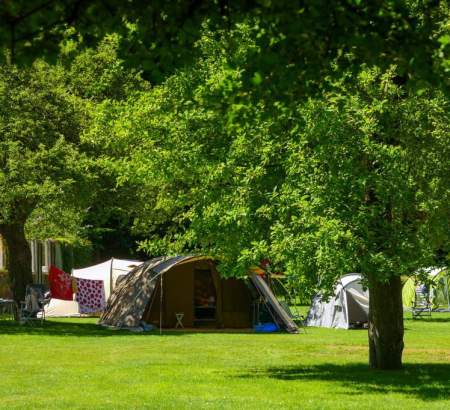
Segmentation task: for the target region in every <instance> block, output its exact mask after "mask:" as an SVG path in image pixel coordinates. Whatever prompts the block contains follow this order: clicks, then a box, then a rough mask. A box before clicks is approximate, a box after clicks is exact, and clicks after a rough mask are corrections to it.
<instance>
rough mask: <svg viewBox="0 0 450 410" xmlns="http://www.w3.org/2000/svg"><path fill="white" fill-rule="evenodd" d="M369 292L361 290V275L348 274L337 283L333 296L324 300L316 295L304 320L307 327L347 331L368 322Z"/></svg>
mask: <svg viewBox="0 0 450 410" xmlns="http://www.w3.org/2000/svg"><path fill="white" fill-rule="evenodd" d="M368 317H369V291H368V290H367V289H363V286H362V284H361V275H360V274H358V273H350V274H348V275H344V276H342V277H341V278H340V279H339V281H338V282H337V284H336V286H335V289H334V294H333V295H332V296H331V297H330V299H328V300H326V299H323V298H322V297H321V295H316V296H315V297H314V299H313V301H312V304H311V308H310V309H309V312H308V317H307V318H306V324H307V326H318V327H334V328H339V329H349V328H350V327H351V326H352V325H354V324H360V323H364V322H367V321H368Z"/></svg>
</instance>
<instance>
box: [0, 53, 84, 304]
mask: <svg viewBox="0 0 450 410" xmlns="http://www.w3.org/2000/svg"><path fill="white" fill-rule="evenodd" d="M0 70H1V71H0V113H1V114H0V164H1V166H0V187H1V189H0V192H1V194H0V234H1V235H2V236H3V237H4V239H5V242H6V245H7V249H8V255H9V257H8V271H9V273H10V275H11V279H12V288H13V293H14V298H15V300H17V301H20V300H23V298H24V292H25V286H26V285H27V284H29V283H31V281H32V280H31V279H32V278H31V255H30V248H29V245H28V242H27V239H26V236H25V226H26V223H27V221H28V220H29V219H30V217H32V215H33V213H37V214H39V209H43V208H45V207H46V206H47V205H48V204H50V203H58V204H60V205H61V206H63V204H64V201H67V203H68V204H71V203H73V202H74V201H75V200H76V198H77V197H78V195H79V194H80V193H79V184H78V181H80V180H83V179H85V175H86V163H85V161H84V157H83V155H81V154H80V152H79V149H78V147H77V143H78V141H79V134H80V131H81V128H82V123H83V120H82V117H81V115H82V110H81V107H80V105H79V103H78V102H77V100H76V99H74V98H72V97H71V96H70V94H68V93H67V91H66V89H65V87H64V81H62V79H61V72H60V70H58V69H54V68H51V67H50V66H48V65H47V64H46V63H42V62H37V63H36V64H34V65H33V66H32V67H31V68H29V69H17V68H15V67H14V66H7V65H6V66H2V67H1V68H0ZM61 225H62V224H61Z"/></svg>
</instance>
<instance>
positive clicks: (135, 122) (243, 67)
mask: <svg viewBox="0 0 450 410" xmlns="http://www.w3.org/2000/svg"><path fill="white" fill-rule="evenodd" d="M269 37H270V36H269ZM266 41H267V37H266V36H265V34H264V31H263V30H262V29H261V27H259V26H257V25H253V24H247V25H245V24H240V25H237V26H236V28H235V29H234V30H231V31H227V32H223V33H222V34H220V33H217V32H210V31H208V30H206V31H205V32H204V34H203V37H202V38H201V40H200V41H199V43H198V49H197V53H198V58H197V62H196V64H195V65H194V66H193V67H191V68H187V69H185V70H183V71H180V72H179V73H177V74H176V75H175V76H172V77H171V78H169V79H168V80H167V81H166V82H165V83H164V84H162V85H161V86H158V87H155V88H154V89H152V90H151V91H148V92H143V93H142V94H141V96H140V97H138V98H135V99H132V100H129V101H128V102H126V103H120V104H117V103H112V104H109V103H108V104H103V105H102V106H101V107H100V110H99V112H98V113H97V114H96V115H97V120H98V121H96V126H95V128H94V129H93V130H92V131H90V134H89V133H88V135H91V137H89V136H88V137H87V138H91V139H92V140H93V139H94V137H93V136H92V134H95V137H96V138H97V139H96V141H97V143H98V144H100V145H102V146H105V147H107V149H108V150H109V151H110V152H111V153H115V154H114V155H113V157H116V159H117V161H116V160H112V163H114V164H115V165H114V166H115V167H116V170H117V172H118V174H119V178H118V183H119V186H121V187H122V186H128V187H130V186H133V187H134V188H133V189H134V190H135V192H136V201H135V202H134V203H133V204H131V207H130V210H131V212H133V216H134V220H135V226H134V229H135V231H136V232H139V233H140V234H143V235H145V236H146V237H147V239H146V240H144V241H142V242H141V247H142V248H143V249H145V250H146V251H147V252H148V253H150V254H165V253H180V252H202V253H210V254H212V255H214V256H215V257H217V258H218V259H219V260H220V261H221V262H222V265H221V269H222V272H223V273H224V274H228V275H241V274H243V273H244V272H246V270H247V269H248V267H249V266H251V265H254V264H257V263H259V261H260V260H261V259H262V258H265V257H269V258H270V259H271V261H272V264H273V269H274V270H283V271H285V272H286V273H288V274H289V275H290V276H291V277H292V278H296V279H295V280H296V281H297V282H298V283H299V284H300V285H301V286H302V287H303V288H304V289H309V290H311V291H313V290H314V288H315V286H316V284H317V282H318V281H319V283H320V286H321V287H322V288H324V289H330V288H331V286H332V284H333V283H334V281H335V279H336V278H337V277H338V276H340V275H342V274H344V273H348V272H349V271H361V272H363V273H364V274H365V275H366V277H367V275H369V274H372V275H374V276H375V277H376V278H377V279H378V280H381V281H383V280H385V279H388V278H389V277H391V276H392V275H394V276H396V275H402V274H405V273H411V272H412V271H413V270H415V269H416V268H417V267H420V266H426V265H428V264H432V263H433V257H434V255H435V254H436V251H437V250H438V249H445V248H446V247H447V246H448V239H449V238H448V232H449V229H448V228H449V227H448V215H449V208H448V203H449V202H448V189H446V188H445V187H448V184H449V179H448V178H449V175H450V170H449V167H448V161H445V160H443V158H446V156H447V155H448V150H449V144H448V135H449V129H448V123H449V112H450V110H449V103H448V99H447V97H446V95H445V94H444V93H442V92H441V91H439V89H432V88H426V89H422V91H421V92H420V93H417V92H416V90H415V87H409V86H407V85H405V84H404V83H403V80H402V79H401V75H399V68H398V67H394V66H392V67H389V68H387V69H381V68H379V67H377V66H371V67H369V66H367V65H363V66H361V67H360V68H359V69H358V70H356V69H355V66H354V65H351V63H352V59H354V58H355V56H347V57H346V58H345V59H344V58H343V57H342V58H340V59H339V60H332V61H330V62H329V67H328V75H327V76H326V77H324V78H322V81H321V83H320V88H321V90H322V92H321V93H320V94H315V93H312V94H310V96H309V98H308V95H306V96H304V97H302V96H301V91H300V94H299V90H302V91H305V88H304V85H302V84H301V82H300V79H302V78H303V79H305V78H306V77H305V74H302V69H298V68H295V70H296V73H297V75H298V76H299V80H298V82H295V83H292V82H291V81H290V80H291V78H292V77H291V76H288V77H285V75H284V74H285V71H283V69H281V73H280V74H279V75H278V73H275V72H272V73H271V74H270V80H269V78H268V77H267V74H264V75H263V74H261V72H262V71H256V70H255V64H256V63H257V62H259V61H261V59H263V57H264V56H265V55H266V53H267V52H269V53H270V49H269V51H268V50H267V49H265V48H263V47H262V44H265V42H266ZM274 47H275V48H276V47H278V46H274ZM278 57H279V59H278V60H276V61H274V62H273V64H274V67H275V66H278V65H279V63H280V59H282V58H283V55H282V54H279V56H278ZM264 68H265V69H267V68H268V67H267V66H264ZM256 73H257V74H256ZM297 85H298V87H297ZM446 221H447V222H446Z"/></svg>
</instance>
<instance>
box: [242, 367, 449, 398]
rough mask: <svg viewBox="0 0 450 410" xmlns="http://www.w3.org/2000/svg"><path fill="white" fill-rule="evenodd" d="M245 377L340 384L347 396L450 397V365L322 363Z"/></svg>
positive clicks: (256, 372) (268, 371)
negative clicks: (386, 366)
mask: <svg viewBox="0 0 450 410" xmlns="http://www.w3.org/2000/svg"><path fill="white" fill-rule="evenodd" d="M239 377H242V378H258V377H269V378H272V379H278V380H285V381H293V380H300V381H324V382H335V383H339V384H340V385H341V386H342V387H343V388H344V391H343V392H342V393H343V394H367V393H369V392H370V393H376V394H388V393H402V394H407V395H412V396H415V397H417V398H418V399H421V400H442V399H448V398H449V391H450V364H445V363H440V364H429V363H424V364H407V365H405V366H404V368H403V369H402V370H395V371H393V370H391V371H382V370H373V369H370V368H369V367H368V365H366V364H348V365H337V364H322V365H315V366H286V367H272V368H267V369H262V370H259V371H258V370H256V371H252V372H251V373H249V374H243V375H241V376H239Z"/></svg>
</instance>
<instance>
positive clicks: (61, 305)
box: [45, 258, 142, 317]
mask: <svg viewBox="0 0 450 410" xmlns="http://www.w3.org/2000/svg"><path fill="white" fill-rule="evenodd" d="M140 264H142V262H141V261H135V260H127V259H115V258H111V259H110V260H107V261H106V262H103V263H99V264H97V265H93V266H88V267H87V268H83V269H73V270H72V276H73V277H74V278H80V279H91V280H102V281H103V283H104V288H105V300H108V298H109V295H110V294H111V292H112V290H113V289H114V287H115V284H116V281H117V279H118V278H119V277H120V276H122V275H126V274H127V273H128V272H129V271H130V270H132V269H134V268H135V267H136V266H139V265H140ZM45 316H46V317H71V316H80V310H79V306H78V302H76V301H75V300H73V301H71V300H61V299H51V300H50V303H49V304H48V305H47V306H46V307H45Z"/></svg>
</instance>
